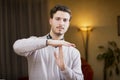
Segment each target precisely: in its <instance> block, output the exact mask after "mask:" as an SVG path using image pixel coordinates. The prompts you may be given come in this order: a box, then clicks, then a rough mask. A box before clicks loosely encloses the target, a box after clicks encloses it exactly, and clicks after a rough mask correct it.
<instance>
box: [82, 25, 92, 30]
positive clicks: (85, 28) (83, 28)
mask: <svg viewBox="0 0 120 80" xmlns="http://www.w3.org/2000/svg"><path fill="white" fill-rule="evenodd" d="M80 30H81V31H91V30H92V27H88V26H85V27H80Z"/></svg>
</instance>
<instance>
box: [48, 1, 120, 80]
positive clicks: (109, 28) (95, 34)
mask: <svg viewBox="0 0 120 80" xmlns="http://www.w3.org/2000/svg"><path fill="white" fill-rule="evenodd" d="M55 4H63V5H66V6H68V7H69V8H71V10H72V21H71V26H70V28H69V31H68V32H67V34H66V35H65V39H66V40H68V41H70V42H74V43H75V44H76V46H77V47H76V48H77V49H79V51H80V52H81V57H83V58H85V54H84V46H83V38H82V36H81V31H78V30H77V28H80V27H81V26H90V27H93V31H91V32H90V36H89V47H88V63H89V64H90V65H91V67H92V69H93V71H94V79H93V80H103V66H104V65H103V61H98V60H97V59H96V57H97V55H98V54H99V53H100V51H99V49H98V46H99V45H107V42H108V41H116V43H117V45H118V46H119V47H120V42H119V41H120V36H118V23H117V16H120V1H119V0H114V1H113V0H49V9H50V8H52V7H53V6H54V5H55ZM76 27H77V28H76ZM119 78H120V75H119V76H115V75H114V76H113V77H111V78H110V79H109V80H119Z"/></svg>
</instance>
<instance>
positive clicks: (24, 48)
mask: <svg viewBox="0 0 120 80" xmlns="http://www.w3.org/2000/svg"><path fill="white" fill-rule="evenodd" d="M46 40H47V39H44V38H38V37H30V38H24V39H19V40H17V41H15V43H14V44H13V49H14V51H15V53H17V54H18V55H21V56H27V55H29V54H30V53H32V52H33V51H35V50H37V49H41V48H44V47H46Z"/></svg>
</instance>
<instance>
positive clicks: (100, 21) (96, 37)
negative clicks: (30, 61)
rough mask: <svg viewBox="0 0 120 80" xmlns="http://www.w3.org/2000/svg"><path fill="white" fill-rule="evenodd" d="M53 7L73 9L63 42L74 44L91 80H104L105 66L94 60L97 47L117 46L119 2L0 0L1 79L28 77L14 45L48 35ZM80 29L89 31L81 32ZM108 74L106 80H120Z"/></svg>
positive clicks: (114, 0) (118, 44)
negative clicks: (90, 74) (90, 69)
mask: <svg viewBox="0 0 120 80" xmlns="http://www.w3.org/2000/svg"><path fill="white" fill-rule="evenodd" d="M56 4H62V5H66V6H68V7H69V8H70V9H71V10H72V20H71V24H70V28H69V30H68V32H67V33H66V35H65V40H67V41H70V42H73V43H75V44H76V48H77V49H78V50H79V51H80V53H81V57H82V58H83V59H85V60H86V62H87V63H88V64H89V65H90V66H91V68H92V70H93V73H94V75H93V80H104V66H105V65H104V60H102V61H100V60H98V59H97V56H98V55H99V54H100V53H101V51H100V50H99V48H98V46H100V45H103V46H105V47H108V41H115V42H116V44H117V46H118V47H120V21H119V16H120V1H119V0H0V79H6V80H18V79H19V78H20V77H25V76H28V70H27V59H26V58H24V57H22V56H19V55H16V54H15V53H14V51H13V47H12V46H13V43H14V42H15V41H16V40H17V39H20V38H28V37H30V36H43V35H45V34H47V33H48V32H49V29H50V26H49V22H48V21H49V11H50V9H51V8H52V7H53V6H54V5H56ZM83 27H90V28H91V29H92V30H89V31H83V30H81V28H83ZM86 54H87V55H86ZM118 66H120V64H119V63H118ZM111 70H112V69H111ZM117 71H118V72H119V71H120V68H119V67H118V70H117ZM107 75H108V77H107V80H119V79H120V74H118V75H116V73H115V72H114V71H113V72H112V76H110V77H109V72H108V74H107Z"/></svg>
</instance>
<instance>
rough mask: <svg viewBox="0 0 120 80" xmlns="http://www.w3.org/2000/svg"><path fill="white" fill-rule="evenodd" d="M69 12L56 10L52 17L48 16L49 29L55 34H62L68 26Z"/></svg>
mask: <svg viewBox="0 0 120 80" xmlns="http://www.w3.org/2000/svg"><path fill="white" fill-rule="evenodd" d="M69 24H70V14H69V13H67V12H63V11H57V12H56V13H55V14H54V15H53V18H50V25H51V31H52V32H53V34H56V35H63V34H64V33H65V32H66V31H67V30H68V27H69Z"/></svg>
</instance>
